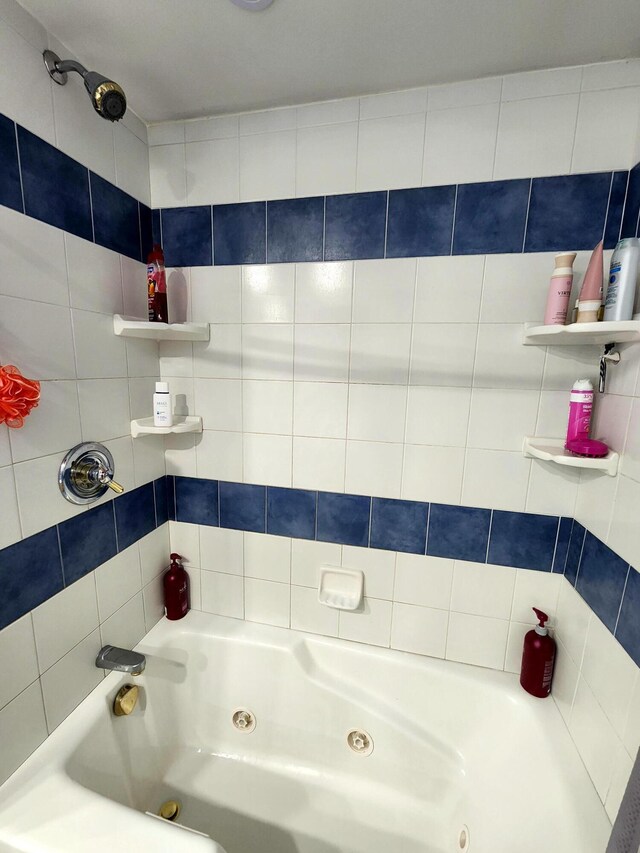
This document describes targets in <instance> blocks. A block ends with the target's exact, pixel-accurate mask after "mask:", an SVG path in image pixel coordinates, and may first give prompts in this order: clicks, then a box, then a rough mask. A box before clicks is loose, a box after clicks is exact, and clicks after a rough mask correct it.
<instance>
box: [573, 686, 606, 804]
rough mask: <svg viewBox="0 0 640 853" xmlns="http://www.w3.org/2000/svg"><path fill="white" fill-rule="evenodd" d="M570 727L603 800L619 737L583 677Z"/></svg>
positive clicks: (574, 704)
mask: <svg viewBox="0 0 640 853" xmlns="http://www.w3.org/2000/svg"><path fill="white" fill-rule="evenodd" d="M569 731H570V732H571V736H572V737H573V740H574V742H575V745H576V746H577V747H578V752H579V753H580V757H581V758H582V760H583V761H584V764H585V767H586V768H587V770H588V772H589V776H591V781H592V782H593V784H594V785H595V788H596V791H597V792H598V795H599V797H600V799H601V800H603V801H604V799H605V797H606V794H607V791H608V789H609V783H610V781H611V775H612V771H613V762H614V757H615V755H616V746H617V743H618V738H617V737H616V735H615V732H614V730H613V728H612V726H611V724H610V723H609V721H608V720H607V718H606V716H605V714H604V712H603V711H602V709H601V708H600V706H599V705H598V703H597V701H596V699H595V697H594V695H593V693H592V692H591V690H590V689H589V686H588V685H587V683H586V681H585V680H584V678H582V677H580V680H579V681H578V688H577V690H576V696H575V700H574V703H573V710H572V712H571V721H570V723H569Z"/></svg>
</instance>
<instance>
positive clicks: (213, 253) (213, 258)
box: [189, 204, 216, 284]
mask: <svg viewBox="0 0 640 853" xmlns="http://www.w3.org/2000/svg"><path fill="white" fill-rule="evenodd" d="M214 207H215V205H213V204H212V205H211V266H212V267H214V266H215V265H216V243H215V240H214V237H213V208H214ZM189 284H191V276H189Z"/></svg>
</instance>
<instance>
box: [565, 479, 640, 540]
mask: <svg viewBox="0 0 640 853" xmlns="http://www.w3.org/2000/svg"><path fill="white" fill-rule="evenodd" d="M625 479H627V478H626V477H620V479H619V481H618V480H617V479H616V478H614V477H608V476H607V475H606V474H603V473H602V471H588V470H584V471H582V472H581V474H580V485H579V487H578V493H577V495H576V508H575V518H576V519H577V521H579V522H580V524H582V525H583V526H584V527H586V528H587V530H589V531H590V532H591V533H593V535H594V536H597V537H598V539H601V540H602V541H603V542H608V543H609V545H610V546H611V548H614V550H619V547H618V543H616V545H614V544H613V538H611V536H610V532H609V531H610V527H611V522H612V517H613V511H614V507H615V508H616V509H619V507H618V506H617V502H616V493H617V492H618V493H619V491H620V487H619V483H620V484H622V482H623V480H625ZM629 482H632V481H629Z"/></svg>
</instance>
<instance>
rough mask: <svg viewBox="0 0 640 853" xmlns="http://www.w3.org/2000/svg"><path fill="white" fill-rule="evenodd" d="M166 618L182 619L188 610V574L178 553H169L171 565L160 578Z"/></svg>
mask: <svg viewBox="0 0 640 853" xmlns="http://www.w3.org/2000/svg"><path fill="white" fill-rule="evenodd" d="M162 585H163V587H164V611H165V615H166V617H167V619H182V617H183V616H186V615H187V613H188V612H189V575H188V574H187V573H186V571H185V569H184V567H183V565H182V557H181V556H180V554H171V566H170V567H169V568H168V570H167V571H166V572H165V574H164V577H163V578H162Z"/></svg>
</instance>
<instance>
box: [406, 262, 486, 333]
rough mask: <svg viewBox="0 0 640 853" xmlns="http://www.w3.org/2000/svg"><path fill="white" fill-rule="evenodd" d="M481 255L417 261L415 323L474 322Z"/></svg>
mask: <svg viewBox="0 0 640 853" xmlns="http://www.w3.org/2000/svg"><path fill="white" fill-rule="evenodd" d="M483 269H484V257H483V256H482V255H469V256H464V255H459V256H454V257H441V258H440V257H435V258H418V276H417V281H416V307H415V316H414V320H415V322H416V323H477V322H478V313H479V311H480V296H481V293H482V274H483Z"/></svg>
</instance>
